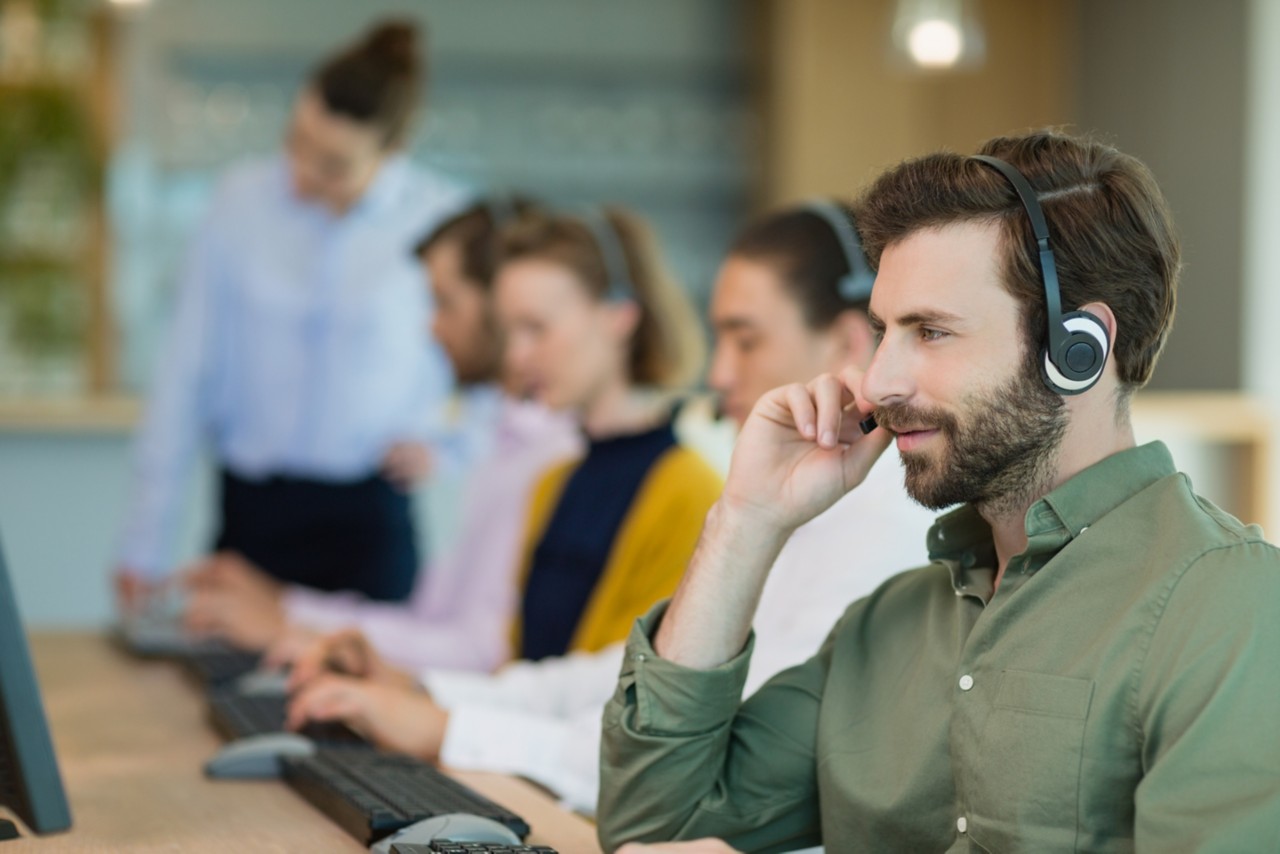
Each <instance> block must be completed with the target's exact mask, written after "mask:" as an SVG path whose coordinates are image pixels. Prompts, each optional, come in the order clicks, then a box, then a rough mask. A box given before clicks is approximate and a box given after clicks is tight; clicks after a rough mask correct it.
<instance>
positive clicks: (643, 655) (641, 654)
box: [636, 652, 648, 661]
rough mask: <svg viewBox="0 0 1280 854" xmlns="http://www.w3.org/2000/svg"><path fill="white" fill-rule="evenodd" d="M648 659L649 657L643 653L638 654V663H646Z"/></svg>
mask: <svg viewBox="0 0 1280 854" xmlns="http://www.w3.org/2000/svg"><path fill="white" fill-rule="evenodd" d="M646 658H648V656H646V655H645V654H644V653H643V652H637V653H636V661H644V660H645V659H646Z"/></svg>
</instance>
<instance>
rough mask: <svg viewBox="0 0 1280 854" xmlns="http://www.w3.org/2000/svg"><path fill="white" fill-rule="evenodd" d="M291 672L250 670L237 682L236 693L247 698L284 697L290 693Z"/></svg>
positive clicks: (282, 670) (280, 669)
mask: <svg viewBox="0 0 1280 854" xmlns="http://www.w3.org/2000/svg"><path fill="white" fill-rule="evenodd" d="M288 685H289V671H288V670H285V669H283V668H278V669H274V670H268V669H258V670H250V671H249V672H248V673H246V674H245V675H243V676H241V677H239V678H237V679H236V680H235V686H236V691H238V692H239V693H241V694H244V695H245V696H247V697H283V696H285V695H286V694H288V693H289V690H288Z"/></svg>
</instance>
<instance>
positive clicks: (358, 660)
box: [268, 629, 417, 690]
mask: <svg viewBox="0 0 1280 854" xmlns="http://www.w3.org/2000/svg"><path fill="white" fill-rule="evenodd" d="M291 653H292V655H291V657H290V654H291ZM268 660H269V662H270V663H272V664H274V665H277V666H282V665H285V664H290V665H292V668H293V669H292V671H291V676H290V681H289V687H290V689H291V690H299V689H301V688H302V687H304V686H305V685H307V683H309V682H311V681H312V680H314V679H315V678H316V677H318V676H320V675H321V674H323V673H340V674H343V675H346V676H354V677H357V678H359V679H366V680H369V681H371V682H379V683H383V684H387V685H398V686H401V687H405V688H416V687H417V680H416V679H414V678H413V676H412V675H410V674H408V673H405V672H404V671H403V670H400V669H398V668H396V667H393V666H392V665H391V664H389V663H387V661H386V660H385V659H383V658H382V656H380V655H378V652H377V650H375V649H374V648H373V644H371V643H370V642H369V639H368V638H366V637H365V636H364V634H363V633H362V632H360V630H359V629H344V630H342V631H338V632H334V633H333V634H330V635H326V636H323V637H321V638H319V639H317V640H315V641H314V642H313V643H311V644H309V645H308V646H307V647H306V648H304V649H302V650H300V651H299V650H293V649H287V648H284V647H281V648H280V649H277V650H272V652H271V653H269V654H268Z"/></svg>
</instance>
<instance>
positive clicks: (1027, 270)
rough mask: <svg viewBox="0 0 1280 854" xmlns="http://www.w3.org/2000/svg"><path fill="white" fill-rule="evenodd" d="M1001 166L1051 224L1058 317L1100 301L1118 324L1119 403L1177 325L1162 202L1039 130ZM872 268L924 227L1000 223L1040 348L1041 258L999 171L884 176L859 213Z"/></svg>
mask: <svg viewBox="0 0 1280 854" xmlns="http://www.w3.org/2000/svg"><path fill="white" fill-rule="evenodd" d="M980 153H981V154H986V155H990V156H993V157H998V158H1000V159H1001V160H1004V161H1006V162H1008V163H1010V164H1011V165H1012V166H1013V167H1014V168H1015V169H1017V170H1018V171H1019V172H1021V173H1022V174H1023V175H1024V176H1025V177H1026V179H1027V180H1028V181H1029V182H1030V183H1031V186H1032V187H1033V188H1035V190H1036V195H1037V197H1038V198H1039V200H1040V204H1041V205H1042V207H1043V209H1044V215H1045V219H1047V220H1048V223H1049V234H1050V243H1051V245H1052V247H1053V253H1054V258H1055V261H1056V263H1057V268H1058V282H1059V288H1060V290H1061V293H1062V309H1063V311H1064V312H1067V311H1074V310H1075V309H1077V308H1079V307H1080V306H1082V305H1084V304H1085V303H1089V302H1102V303H1106V304H1107V305H1108V306H1110V308H1111V310H1112V312H1114V313H1115V316H1116V325H1117V331H1116V341H1115V342H1114V353H1115V359H1116V368H1117V372H1118V375H1119V378H1120V383H1121V392H1122V396H1125V397H1127V395H1128V394H1129V393H1130V392H1132V391H1133V390H1134V389H1136V388H1140V387H1141V386H1142V385H1144V384H1145V383H1146V382H1147V380H1149V379H1150V378H1151V372H1152V371H1153V370H1154V368H1155V364H1156V360H1157V358H1158V357H1159V355H1160V350H1161V349H1162V348H1163V347H1164V342H1165V339H1166V337H1167V336H1168V333H1169V328H1170V327H1171V326H1172V324H1173V315H1174V308H1175V304H1176V301H1177V283H1178V274H1179V272H1180V269H1181V260H1180V258H1181V251H1180V248H1179V244H1178V238H1177V235H1176V234H1175V232H1174V227H1173V217H1172V215H1171V214H1170V211H1169V207H1168V204H1167V203H1166V202H1165V199H1164V196H1163V195H1162V194H1161V192H1160V188H1159V187H1158V186H1156V182H1155V178H1154V177H1152V175H1151V172H1150V171H1149V170H1148V169H1147V167H1146V166H1144V165H1143V164H1142V163H1141V162H1140V161H1139V160H1137V159H1136V158H1134V157H1131V156H1129V155H1127V154H1123V153H1121V152H1120V151H1118V150H1116V149H1115V148H1113V147H1112V146H1109V145H1105V144H1103V143H1100V142H1097V141H1095V140H1092V139H1087V138H1081V137H1075V136H1069V135H1067V134H1064V133H1060V132H1057V131H1053V130H1039V131H1034V132H1031V133H1027V134H1025V135H1022V136H1010V137H997V138H995V139H992V140H989V141H988V142H986V143H985V144H984V145H983V146H982V148H981V150H980ZM857 215H858V225H859V226H860V231H861V233H862V239H863V246H864V248H865V249H866V251H867V257H868V259H869V260H870V261H871V264H872V266H873V267H874V268H878V267H879V266H880V256H881V254H882V253H883V252H884V250H885V249H886V248H887V247H889V246H892V245H894V244H895V243H898V242H899V241H902V240H903V239H905V238H907V237H908V236H910V235H911V234H913V233H915V232H917V231H919V230H921V229H925V228H937V227H940V226H945V225H949V224H952V223H957V222H994V223H999V225H1000V231H1001V243H1002V252H1003V255H1004V258H1003V267H1004V275H1003V276H1002V279H1003V284H1004V286H1005V288H1006V289H1007V290H1008V291H1009V292H1010V293H1011V294H1013V296H1014V297H1015V298H1016V299H1017V300H1018V301H1019V302H1020V303H1021V304H1022V306H1023V310H1022V322H1023V328H1024V332H1025V335H1026V340H1027V341H1028V342H1029V343H1030V344H1031V345H1032V346H1031V348H1030V349H1031V351H1032V352H1035V353H1038V352H1039V351H1040V349H1041V348H1042V347H1043V346H1044V344H1045V338H1046V336H1047V332H1046V328H1045V325H1046V319H1045V315H1046V311H1045V304H1044V285H1043V283H1042V281H1041V277H1040V263H1039V253H1038V251H1037V248H1036V242H1035V238H1034V236H1033V234H1032V230H1031V222H1030V219H1029V218H1028V216H1027V213H1026V210H1025V208H1023V206H1022V204H1021V202H1020V201H1019V200H1018V196H1017V194H1016V192H1015V191H1014V189H1013V187H1012V186H1010V184H1009V182H1008V181H1006V180H1005V178H1004V177H1003V176H1001V175H1000V174H999V173H998V172H996V171H995V170H993V169H991V168H989V167H988V166H986V165H984V164H982V163H980V162H978V161H975V160H973V159H971V158H968V157H965V156H963V155H959V154H951V153H941V154H932V155H929V156H927V157H922V158H919V159H916V160H908V161H906V162H904V163H902V164H901V165H899V166H897V167H895V168H893V169H891V170H889V171H888V172H886V173H885V174H884V175H882V176H880V178H879V179H877V180H876V182H875V183H874V184H872V185H871V187H870V188H869V189H868V190H867V191H866V193H865V194H864V196H863V198H862V200H861V203H860V205H859V207H858V212H857Z"/></svg>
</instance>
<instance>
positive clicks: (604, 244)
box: [578, 208, 636, 302]
mask: <svg viewBox="0 0 1280 854" xmlns="http://www.w3.org/2000/svg"><path fill="white" fill-rule="evenodd" d="M578 221H579V222H581V223H582V224H583V225H584V226H586V229H587V231H589V232H591V237H592V239H593V240H594V241H595V244H596V249H598V250H599V251H600V258H601V260H603V261H604V274H605V277H606V278H607V279H608V282H607V283H606V288H605V299H606V300H607V301H609V302H635V299H636V288H635V285H634V284H633V283H632V278H631V268H630V266H629V265H628V264H627V252H626V249H625V248H624V247H623V245H622V234H621V233H619V231H618V227H617V226H616V225H614V224H613V220H612V219H610V218H609V216H608V215H607V214H606V213H605V211H604V209H603V208H588V209H587V210H584V211H582V212H580V214H579V216H578Z"/></svg>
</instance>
